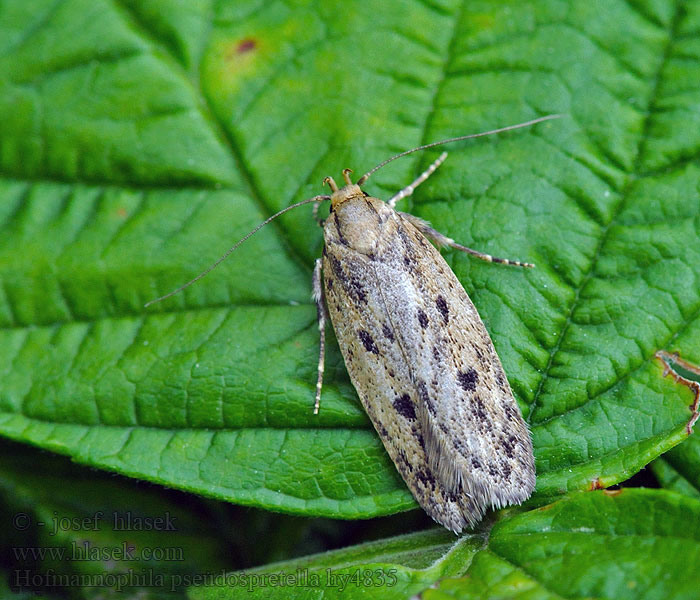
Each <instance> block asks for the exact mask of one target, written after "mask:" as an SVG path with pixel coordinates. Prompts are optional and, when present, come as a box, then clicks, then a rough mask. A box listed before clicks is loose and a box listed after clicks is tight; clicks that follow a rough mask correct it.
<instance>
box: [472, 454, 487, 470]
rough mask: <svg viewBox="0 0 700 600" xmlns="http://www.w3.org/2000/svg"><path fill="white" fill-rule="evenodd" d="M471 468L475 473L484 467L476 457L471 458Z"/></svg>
mask: <svg viewBox="0 0 700 600" xmlns="http://www.w3.org/2000/svg"><path fill="white" fill-rule="evenodd" d="M472 467H473V468H474V469H476V470H477V471H481V470H483V468H484V465H482V464H481V461H480V460H479V459H478V458H477V457H476V456H472Z"/></svg>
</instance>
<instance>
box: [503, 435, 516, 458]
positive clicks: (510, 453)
mask: <svg viewBox="0 0 700 600" xmlns="http://www.w3.org/2000/svg"><path fill="white" fill-rule="evenodd" d="M501 446H503V451H504V452H505V455H506V456H507V457H508V458H513V457H514V456H515V453H514V449H515V437H513V436H512V435H510V436H508V437H507V438H502V439H501Z"/></svg>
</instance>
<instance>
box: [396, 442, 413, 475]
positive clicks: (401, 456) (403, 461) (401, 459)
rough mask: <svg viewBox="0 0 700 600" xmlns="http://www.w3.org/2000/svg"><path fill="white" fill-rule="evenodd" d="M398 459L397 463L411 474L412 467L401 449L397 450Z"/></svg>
mask: <svg viewBox="0 0 700 600" xmlns="http://www.w3.org/2000/svg"><path fill="white" fill-rule="evenodd" d="M398 457H399V462H400V463H401V464H402V465H403V466H404V468H405V469H406V470H407V471H409V472H413V465H412V464H411V463H410V462H409V460H408V456H406V452H405V451H404V450H403V448H402V449H401V450H399V452H398Z"/></svg>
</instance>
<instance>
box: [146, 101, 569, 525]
mask: <svg viewBox="0 0 700 600" xmlns="http://www.w3.org/2000/svg"><path fill="white" fill-rule="evenodd" d="M558 116H559V115H549V116H546V117H541V118H539V119H534V120H532V121H528V122H526V123H520V124H518V125H511V126H509V127H504V128H501V129H496V130H493V131H488V132H484V133H477V134H472V135H466V136H460V137H457V138H451V139H449V140H443V141H441V142H435V143H432V144H427V145H425V146H421V147H419V148H414V149H412V150H408V151H406V152H402V153H401V154H398V155H396V156H393V157H391V158H390V159H388V160H386V161H384V162H383V163H381V164H379V165H378V166H376V167H375V168H374V169H372V170H371V171H369V172H368V173H366V174H365V175H363V176H362V177H360V179H359V180H358V181H357V183H352V181H351V179H350V172H351V171H350V170H349V169H346V170H344V171H343V177H344V179H345V183H346V185H345V186H344V187H342V188H338V186H337V185H336V183H335V181H334V180H333V178H331V177H327V178H326V179H325V180H324V183H328V184H329V186H330V188H331V192H332V194H331V195H330V196H316V197H314V198H310V199H308V200H304V201H302V202H299V203H297V204H294V205H292V206H290V207H287V208H286V209H283V210H281V211H280V212H278V213H277V214H275V215H273V216H272V217H270V218H269V219H267V220H266V221H265V222H263V223H262V224H261V225H259V226H258V227H256V228H255V229H254V230H253V231H251V232H250V233H249V234H248V235H246V236H245V237H244V238H243V239H241V240H240V241H239V242H237V243H236V244H235V245H234V246H233V247H232V248H230V249H229V250H228V251H227V252H226V253H225V254H224V255H223V256H222V257H221V258H220V259H219V260H218V261H217V262H215V263H214V264H213V265H212V266H210V267H209V268H208V269H207V270H206V271H204V272H203V273H201V274H200V275H198V276H197V277H196V278H194V279H193V280H191V281H190V282H188V283H186V284H185V285H183V286H181V287H180V288H178V289H177V290H175V291H174V292H171V293H170V294H167V295H166V296H163V297H161V298H158V299H157V300H153V301H152V302H149V303H148V304H147V305H146V306H148V305H150V304H152V303H153V302H157V301H159V300H162V299H164V298H167V297H169V296H171V295H173V294H176V293H178V292H179V291H181V290H182V289H184V288H185V287H187V286H189V285H191V284H192V283H194V282H195V281H197V280H198V279H200V278H201V277H203V276H204V275H206V274H207V273H208V272H209V271H211V270H212V269H213V268H214V267H216V266H217V265H218V264H219V263H220V262H221V261H223V260H224V259H225V258H226V257H227V256H228V255H229V254H230V253H231V252H233V251H234V250H235V249H236V248H237V247H238V246H239V245H240V244H241V243H242V242H244V241H245V240H246V239H248V238H249V237H250V236H251V235H253V234H254V233H255V232H256V231H258V229H260V228H261V227H263V226H264V225H266V224H267V223H269V222H270V221H271V220H272V219H274V218H276V217H277V216H279V215H280V214H282V213H284V212H286V211H287V210H291V209H292V208H295V207H297V206H300V205H302V204H306V203H309V202H314V203H316V206H315V207H314V209H315V210H314V216H316V209H317V208H318V203H320V202H321V201H324V200H329V201H330V203H331V209H330V214H329V216H328V218H327V219H326V220H325V222H319V223H320V224H321V225H322V226H323V235H324V240H325V245H324V249H323V258H322V259H317V261H316V265H315V268H314V275H313V296H314V300H315V301H316V305H317V309H318V317H319V330H320V334H321V343H320V356H319V365H318V380H317V386H316V402H315V405H314V413H317V412H318V410H319V405H320V397H321V388H322V385H323V367H324V356H325V324H326V318H327V316H330V320H331V322H332V323H333V328H334V329H335V333H336V337H337V339H338V344H339V346H340V350H341V353H342V355H343V358H344V360H345V365H346V367H347V369H348V373H349V374H350V379H351V380H352V383H353V385H354V387H355V390H356V391H357V394H358V396H359V397H360V400H361V402H362V405H363V406H364V408H365V410H366V411H367V414H368V415H369V417H370V419H371V420H372V423H373V424H374V427H375V429H376V430H377V432H378V434H379V436H380V438H381V440H382V443H383V444H384V447H385V448H386V450H387V452H388V453H389V456H390V457H391V459H392V460H393V461H394V464H395V465H396V468H397V469H398V471H399V473H400V474H401V476H402V477H403V479H404V481H405V482H406V485H407V486H408V487H409V489H410V490H411V492H412V493H413V496H414V497H415V499H416V500H417V501H418V503H419V504H420V505H421V507H423V509H424V510H425V511H426V512H427V513H428V514H429V515H430V516H431V517H432V518H433V519H435V521H437V522H438V523H440V524H442V525H444V526H445V527H447V528H448V529H450V530H452V531H454V532H456V533H458V532H461V531H462V530H463V529H464V528H465V527H472V526H474V525H476V524H477V523H478V522H479V520H480V519H481V518H482V517H483V515H484V513H485V512H486V510H487V509H488V508H500V507H502V506H506V505H509V504H519V503H521V502H523V501H524V500H526V499H527V498H528V497H529V496H530V494H531V493H532V491H533V490H534V487H535V461H534V456H533V452H532V442H531V440H530V435H529V431H528V428H527V425H526V424H525V421H524V420H523V418H522V416H521V414H520V409H519V408H518V405H517V403H516V401H515V399H514V397H513V393H512V392H511V389H510V386H509V385H508V380H507V379H506V375H505V373H504V371H503V367H502V366H501V361H500V360H499V358H498V355H497V354H496V351H495V349H494V347H493V343H492V342H491V339H490V338H489V335H488V332H487V331H486V328H485V327H484V324H483V323H482V321H481V319H480V317H479V315H478V313H477V311H476V309H475V308H474V305H473V304H472V302H471V300H470V299H469V296H467V293H466V292H465V291H464V288H463V287H462V285H461V284H460V282H459V280H458V279H457V277H456V276H455V275H454V273H453V272H452V270H451V269H450V267H449V266H448V264H447V263H446V262H445V260H444V259H443V257H442V255H441V254H440V252H439V251H438V250H437V249H436V247H435V246H437V247H440V246H450V247H452V248H456V249H458V250H461V251H464V252H467V253H469V254H472V255H474V256H476V257H478V258H480V259H482V260H486V261H489V262H499V263H504V264H510V265H516V266H522V267H532V266H533V265H531V264H529V263H521V262H518V261H513V260H508V259H503V258H495V257H493V256H490V255H488V254H483V253H481V252H478V251H476V250H472V249H471V248H466V247H464V246H461V245H459V244H457V243H455V242H454V241H453V240H452V239H450V238H448V237H446V236H444V235H442V234H441V233H439V232H438V231H436V230H435V229H433V228H432V227H430V225H429V224H428V223H427V222H425V221H423V220H422V219H419V218H417V217H415V216H413V215H410V214H407V213H402V212H399V211H396V210H395V209H394V206H395V204H396V202H398V201H399V200H401V199H402V198H405V197H407V196H409V195H411V194H412V193H413V191H414V190H415V188H416V187H417V186H418V185H419V184H421V183H422V182H423V181H425V180H426V179H427V178H428V177H429V176H430V175H431V174H432V173H433V172H434V171H435V170H436V169H437V168H438V167H439V165H440V164H442V162H443V161H444V160H445V158H446V156H447V154H446V153H443V154H442V155H441V156H440V157H439V158H438V159H437V160H436V161H435V162H434V163H433V164H432V165H430V167H429V168H428V169H427V170H426V171H425V172H424V173H422V174H421V175H420V176H419V177H418V178H417V179H416V180H415V181H413V183H411V184H410V185H409V186H407V187H406V188H404V189H403V190H401V191H400V192H398V193H397V194H396V195H395V196H393V197H392V198H391V199H390V200H389V201H388V202H383V201H382V200H379V199H377V198H373V197H371V196H369V195H368V194H366V193H365V192H363V191H362V189H361V186H362V185H363V184H364V183H365V182H366V181H367V179H368V178H369V177H370V176H371V175H372V174H373V173H374V172H375V171H376V170H378V169H380V168H381V167H383V166H384V165H385V164H387V163H388V162H390V161H392V160H395V159H396V158H399V157H401V156H405V155H406V154H410V153H412V152H416V151H418V150H423V149H426V148H430V147H433V146H437V145H440V144H445V143H450V142H456V141H459V140H463V139H468V138H472V137H479V136H483V135H489V134H493V133H499V132H502V131H508V130H511V129H516V128H520V127H525V126H529V125H534V124H535V123H539V122H542V121H545V120H548V119H553V118H557V117H558ZM431 241H432V242H433V243H434V244H435V246H433V245H432V244H431V243H430V242H431Z"/></svg>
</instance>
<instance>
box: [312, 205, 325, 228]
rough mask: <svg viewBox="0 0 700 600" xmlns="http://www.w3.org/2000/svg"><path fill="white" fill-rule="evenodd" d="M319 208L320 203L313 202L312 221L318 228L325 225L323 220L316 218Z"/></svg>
mask: <svg viewBox="0 0 700 600" xmlns="http://www.w3.org/2000/svg"><path fill="white" fill-rule="evenodd" d="M319 208H321V201H318V202H315V203H314V212H313V215H314V221H316V223H318V226H319V227H323V226H324V225H325V223H326V220H325V219H319V218H318V209H319Z"/></svg>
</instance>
